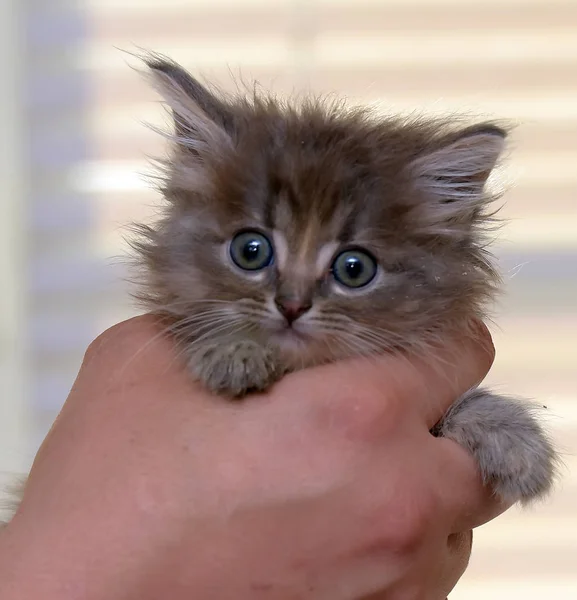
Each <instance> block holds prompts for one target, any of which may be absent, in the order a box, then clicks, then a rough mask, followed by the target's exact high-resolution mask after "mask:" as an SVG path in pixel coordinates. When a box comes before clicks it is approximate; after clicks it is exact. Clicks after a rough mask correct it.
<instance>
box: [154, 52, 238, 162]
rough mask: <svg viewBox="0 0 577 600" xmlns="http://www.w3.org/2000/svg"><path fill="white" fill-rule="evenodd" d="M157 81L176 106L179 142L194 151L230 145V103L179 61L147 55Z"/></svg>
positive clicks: (174, 108) (168, 102) (156, 85)
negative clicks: (212, 90)
mask: <svg viewBox="0 0 577 600" xmlns="http://www.w3.org/2000/svg"><path fill="white" fill-rule="evenodd" d="M144 62H145V64H146V66H147V67H148V69H149V72H150V74H151V77H152V80H153V83H154V85H155V87H156V88H157V89H158V91H159V92H160V94H161V95H162V96H163V98H164V100H165V101H166V102H167V104H168V105H169V107H170V108H171V110H172V115H173V118H174V128H175V134H176V140H175V141H176V142H177V143H178V144H180V145H181V146H183V147H186V148H188V149H190V150H193V151H201V150H204V151H206V150H212V151H214V152H218V151H219V149H222V148H223V146H230V144H231V141H232V138H231V132H232V128H233V115H232V113H231V111H230V109H229V107H228V106H227V105H226V104H225V103H224V102H223V101H222V100H221V99H220V98H218V97H217V96H216V95H215V94H213V93H212V92H211V91H209V90H208V89H207V88H206V87H205V86H203V85H202V84H201V83H200V82H198V81H197V80H196V79H195V78H194V77H192V75H190V74H189V73H188V72H187V71H186V70H185V69H183V68H182V67H181V66H180V65H178V64H177V63H175V62H173V61H171V60H169V59H166V58H164V57H160V56H157V55H149V56H147V57H146V58H145V59H144Z"/></svg>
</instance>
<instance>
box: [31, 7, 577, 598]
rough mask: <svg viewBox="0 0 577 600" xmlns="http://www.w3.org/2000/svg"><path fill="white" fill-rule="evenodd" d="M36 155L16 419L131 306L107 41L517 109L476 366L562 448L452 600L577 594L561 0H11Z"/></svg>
mask: <svg viewBox="0 0 577 600" xmlns="http://www.w3.org/2000/svg"><path fill="white" fill-rule="evenodd" d="M28 4H29V5H30V9H29V10H30V15H29V18H30V27H29V39H30V44H31V50H30V56H31V64H32V67H31V75H30V82H31V84H30V85H31V87H30V95H31V105H30V106H31V107H30V119H31V120H32V121H31V122H32V123H33V124H34V125H35V126H34V127H33V128H31V129H32V131H33V144H32V149H33V150H34V152H32V156H31V161H32V164H33V165H36V167H37V168H36V170H35V172H34V177H33V183H34V185H33V190H32V192H31V194H32V196H33V197H32V203H31V205H32V206H33V216H32V217H31V218H32V219H33V231H34V235H35V238H34V239H35V254H34V264H33V268H32V290H31V293H32V297H33V310H34V314H33V329H32V332H31V335H32V338H33V341H34V353H35V354H34V356H35V362H34V364H35V365H36V373H37V377H36V387H35V390H36V392H35V394H34V397H33V398H32V400H31V402H33V404H34V407H35V412H34V415H35V421H34V423H35V426H36V434H37V438H36V439H39V438H40V436H41V435H43V434H44V432H45V430H46V428H47V426H48V424H49V422H50V421H51V419H52V418H53V416H54V414H55V411H56V410H57V409H58V407H59V405H60V403H61V402H62V401H63V399H64V397H65V395H66V392H67V390H68V388H69V386H70V384H71V382H72V378H73V377H74V374H75V371H76V369H77V366H78V362H79V360H80V358H81V356H82V352H83V349H84V346H85V345H86V343H88V341H89V340H90V337H91V336H92V335H93V334H95V333H97V332H98V331H99V330H101V329H102V328H104V327H105V326H107V325H109V324H112V323H113V322H115V321H117V320H119V319H121V318H123V317H125V316H128V315H130V314H131V313H132V309H131V307H130V304H129V300H128V298H127V294H126V288H125V286H124V285H123V284H122V279H121V278H122V276H123V268H122V267H121V266H119V264H117V263H116V262H114V261H110V257H111V256H113V255H118V254H122V253H123V251H124V246H123V243H122V238H121V232H122V225H123V224H125V223H126V222H127V221H129V220H132V219H136V218H139V217H142V218H147V217H148V216H149V215H150V214H151V213H152V212H153V211H154V206H155V205H156V204H157V203H158V202H159V198H157V197H156V196H155V194H154V193H152V192H151V191H150V190H149V189H148V188H147V184H146V182H145V180H144V179H143V178H142V176H141V175H142V173H145V172H146V171H147V170H148V168H149V167H148V164H147V162H146V155H155V154H158V153H160V152H161V151H162V142H161V140H160V139H157V138H156V137H155V136H154V135H153V134H152V133H150V131H148V130H147V129H146V128H144V127H143V126H142V124H141V121H147V122H150V123H153V124H162V123H163V122H164V120H165V115H164V113H163V112H162V110H161V108H160V105H159V104H158V102H157V98H156V97H155V95H154V94H153V93H152V92H151V91H150V90H149V89H147V87H146V86H145V84H144V82H143V81H142V80H141V79H140V77H139V75H138V74H137V73H135V72H134V71H133V70H132V69H131V68H129V66H128V65H129V64H132V65H134V64H135V61H134V60H133V59H132V58H131V57H129V56H127V55H125V54H123V53H122V52H120V51H119V50H118V49H117V48H121V49H125V50H128V51H134V50H136V49H137V48H138V47H142V48H147V49H153V50H156V51H159V52H162V53H165V54H168V55H169V56H171V57H172V58H174V59H176V60H177V61H179V62H181V63H182V64H184V65H185V66H187V67H189V68H190V69H191V70H192V71H193V72H194V73H195V74H197V75H203V76H206V77H207V78H209V79H212V80H214V81H216V82H218V83H220V84H221V85H223V86H224V87H225V88H232V87H233V85H234V84H233V83H232V80H231V73H232V74H233V75H234V76H236V77H238V76H239V75H241V76H243V77H244V78H245V79H247V80H251V79H253V78H256V79H257V80H259V82H260V83H261V84H262V85H263V86H265V87H269V88H272V89H274V90H276V91H281V92H282V91H285V92H292V91H295V90H302V89H303V88H304V89H312V90H315V91H320V92H337V93H339V94H342V95H346V96H348V97H349V98H350V100H351V101H352V102H371V103H375V104H377V105H378V107H379V109H381V110H383V111H389V110H401V111H408V110H410V109H413V108H419V109H425V110H429V111H431V112H438V111H442V112H444V111H446V110H453V109H457V110H467V111H470V112H474V113H477V114H481V115H489V116H497V117H506V118H507V117H508V118H512V119H514V120H515V121H517V122H518V123H519V125H520V127H519V129H518V131H517V133H516V135H515V143H514V146H515V147H514V148H513V154H512V159H511V161H510V167H509V170H508V175H509V178H510V179H511V180H512V181H514V182H515V187H514V188H513V189H512V191H511V192H510V193H509V194H508V196H507V201H508V203H507V207H506V209H505V211H504V216H506V217H508V218H510V219H511V221H510V223H509V225H508V226H507V227H506V228H505V229H504V230H503V232H502V233H501V234H500V236H499V239H498V242H497V245H496V250H497V253H498V255H499V257H500V260H501V263H502V268H503V270H504V272H505V275H506V279H507V285H508V290H507V291H508V294H507V296H506V299H505V301H504V302H503V303H502V305H501V306H500V308H499V311H498V317H497V321H498V323H499V325H500V329H496V330H495V339H496V343H497V350H498V357H497V362H496V365H495V368H494V370H493V373H492V375H491V381H492V383H493V384H495V385H498V386H499V388H500V389H502V390H505V391H511V392H516V393H520V394H525V395H527V396H529V397H536V398H539V399H540V400H542V401H543V403H544V404H546V405H547V406H548V407H549V409H550V415H551V416H550V423H551V426H552V427H553V429H554V432H555V436H556V438H557V439H558V440H559V442H560V443H561V445H562V447H563V448H564V449H565V451H566V455H565V459H566V464H567V470H566V473H565V477H564V482H563V485H562V486H561V488H560V489H559V490H558V492H557V494H556V496H555V497H554V499H553V500H552V501H551V502H550V503H548V504H546V505H543V506H539V507H537V508H535V509H532V510H530V511H528V512H520V511H511V512H510V513H509V514H508V515H506V516H505V517H503V518H501V519H500V520H499V521H498V522H496V523H492V524H490V525H488V526H487V527H484V528H482V529H481V530H480V531H479V533H478V535H477V539H476V544H475V550H474V555H473V559H472V564H471V567H470V570H469V572H468V574H467V576H466V577H465V578H464V580H463V581H462V582H461V584H460V585H459V587H458V589H457V590H456V591H455V593H454V594H453V595H452V598H453V599H455V600H460V599H462V600H477V599H479V600H487V599H488V598H490V599H491V600H511V599H517V598H518V599H519V600H530V599H531V598H540V599H541V598H543V597H544V596H546V597H551V598H555V600H569V599H574V598H576V597H577V574H576V573H577V569H576V566H577V458H576V453H577V359H576V357H575V355H576V353H575V340H576V339H577V311H576V307H577V209H576V203H577V166H576V165H577V145H576V140H577V1H576V0H316V1H315V0H300V1H299V0H182V1H179V0H162V1H161V0H78V1H76V2H73V1H72V0H69V1H65V0H51V2H50V3H44V2H29V3H28Z"/></svg>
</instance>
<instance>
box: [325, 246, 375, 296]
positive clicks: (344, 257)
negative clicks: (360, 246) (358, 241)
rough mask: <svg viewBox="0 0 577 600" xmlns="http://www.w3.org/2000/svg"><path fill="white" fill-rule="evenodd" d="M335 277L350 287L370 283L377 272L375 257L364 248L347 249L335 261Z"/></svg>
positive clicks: (333, 268) (358, 286) (333, 271)
mask: <svg viewBox="0 0 577 600" xmlns="http://www.w3.org/2000/svg"><path fill="white" fill-rule="evenodd" d="M332 273H333V277H334V278H335V279H336V280H337V281H338V282H339V283H340V284H341V285H343V286H345V287H348V288H361V287H364V286H365V285H368V284H369V283H370V282H371V281H372V280H373V279H374V278H375V275H376V274H377V263H376V262H375V259H374V258H373V257H372V256H371V255H370V254H368V253H366V252H364V251H363V250H345V252H341V254H339V255H338V256H337V257H336V258H335V261H334V262H333V267H332Z"/></svg>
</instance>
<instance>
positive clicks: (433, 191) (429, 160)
mask: <svg viewBox="0 0 577 600" xmlns="http://www.w3.org/2000/svg"><path fill="white" fill-rule="evenodd" d="M506 137H507V132H506V131H505V130H504V129H502V128H501V127H497V126H496V125H492V124H482V125H477V126H474V127H469V128H467V129H465V130H463V131H461V132H460V133H459V134H457V135H456V136H453V137H452V138H451V139H449V140H448V141H447V142H446V143H445V144H444V145H443V146H441V147H440V148H438V149H436V150H433V151H431V152H429V153H427V154H425V155H423V156H420V157H419V158H417V159H416V160H415V161H414V162H413V163H412V165H411V167H412V169H411V171H412V175H413V177H415V182H416V185H417V187H418V188H419V189H420V190H421V191H422V192H424V193H425V194H427V196H429V197H431V198H437V199H438V200H439V201H440V202H442V203H451V202H455V203H457V202H462V203H463V204H469V205H470V204H471V203H472V202H473V203H474V202H475V201H482V200H483V189H484V187H485V184H486V183H487V179H488V178H489V175H490V174H491V171H492V170H493V169H494V167H495V165H496V164H497V162H498V160H499V158H500V156H501V154H502V153H503V149H504V147H505V138H506ZM455 208H456V207H455Z"/></svg>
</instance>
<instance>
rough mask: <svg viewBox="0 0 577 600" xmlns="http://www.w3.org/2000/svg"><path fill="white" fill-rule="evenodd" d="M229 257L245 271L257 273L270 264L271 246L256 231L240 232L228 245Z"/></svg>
mask: <svg viewBox="0 0 577 600" xmlns="http://www.w3.org/2000/svg"><path fill="white" fill-rule="evenodd" d="M230 257H231V258H232V260H233V261H234V264H235V265H237V266H238V267H240V268H241V269H244V270H245V271H259V270H260V269H264V268H265V267H268V266H269V265H270V264H271V263H272V259H273V251H272V244H271V243H270V242H269V240H268V238H267V237H266V236H264V235H263V234H262V233H259V232H258V231H242V232H240V233H237V234H236V235H235V236H234V238H233V239H232V241H231V243H230Z"/></svg>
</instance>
